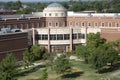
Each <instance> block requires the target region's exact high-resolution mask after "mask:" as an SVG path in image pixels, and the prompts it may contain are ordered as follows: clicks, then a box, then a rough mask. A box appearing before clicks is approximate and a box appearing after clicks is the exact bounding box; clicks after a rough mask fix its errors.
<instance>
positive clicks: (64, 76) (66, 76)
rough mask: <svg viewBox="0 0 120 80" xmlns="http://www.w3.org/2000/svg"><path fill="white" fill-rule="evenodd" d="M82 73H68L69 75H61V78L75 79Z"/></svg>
mask: <svg viewBox="0 0 120 80" xmlns="http://www.w3.org/2000/svg"><path fill="white" fill-rule="evenodd" d="M83 73H84V72H82V71H79V72H73V73H69V74H65V75H62V76H61V77H62V78H76V77H79V76H81V74H83Z"/></svg>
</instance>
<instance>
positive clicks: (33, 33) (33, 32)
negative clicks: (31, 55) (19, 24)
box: [32, 28, 35, 45]
mask: <svg viewBox="0 0 120 80" xmlns="http://www.w3.org/2000/svg"><path fill="white" fill-rule="evenodd" d="M32 39H33V45H35V29H34V28H32Z"/></svg>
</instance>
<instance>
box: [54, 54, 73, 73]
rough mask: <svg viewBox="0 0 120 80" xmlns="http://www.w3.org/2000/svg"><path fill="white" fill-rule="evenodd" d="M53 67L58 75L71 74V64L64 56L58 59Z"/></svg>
mask: <svg viewBox="0 0 120 80" xmlns="http://www.w3.org/2000/svg"><path fill="white" fill-rule="evenodd" d="M53 65H54V66H53V69H54V70H55V71H56V73H58V74H62V73H63V74H64V73H65V72H69V71H70V69H71V64H70V62H69V60H68V59H67V57H66V55H64V54H62V55H61V56H60V57H57V59H56V60H55V62H54V64H53Z"/></svg>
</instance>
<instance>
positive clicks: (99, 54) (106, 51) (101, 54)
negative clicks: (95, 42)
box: [91, 43, 118, 72]
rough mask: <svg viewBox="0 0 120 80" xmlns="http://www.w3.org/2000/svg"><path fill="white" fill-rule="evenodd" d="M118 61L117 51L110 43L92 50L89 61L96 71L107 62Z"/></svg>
mask: <svg viewBox="0 0 120 80" xmlns="http://www.w3.org/2000/svg"><path fill="white" fill-rule="evenodd" d="M117 61H118V53H117V51H116V50H115V49H114V48H113V47H112V46H111V44H110V43H105V44H103V45H101V46H99V47H98V48H97V49H96V50H94V51H93V53H92V56H91V63H92V65H93V67H94V68H96V69H98V72H99V71H100V70H101V69H102V68H103V67H104V66H107V64H108V63H111V64H113V63H115V62H117Z"/></svg>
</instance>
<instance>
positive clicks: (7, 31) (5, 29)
mask: <svg viewBox="0 0 120 80" xmlns="http://www.w3.org/2000/svg"><path fill="white" fill-rule="evenodd" d="M1 32H2V33H11V30H10V28H1Z"/></svg>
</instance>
